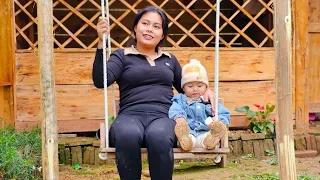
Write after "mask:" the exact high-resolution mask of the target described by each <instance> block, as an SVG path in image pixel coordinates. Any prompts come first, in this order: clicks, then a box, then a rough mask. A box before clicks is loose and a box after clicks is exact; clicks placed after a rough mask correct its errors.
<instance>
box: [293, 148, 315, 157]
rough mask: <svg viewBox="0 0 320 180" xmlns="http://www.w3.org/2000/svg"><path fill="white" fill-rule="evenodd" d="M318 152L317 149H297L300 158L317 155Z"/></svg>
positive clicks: (296, 154)
mask: <svg viewBox="0 0 320 180" xmlns="http://www.w3.org/2000/svg"><path fill="white" fill-rule="evenodd" d="M317 154H318V152H317V151H315V150H305V151H295V156H296V157H298V158H307V157H317Z"/></svg>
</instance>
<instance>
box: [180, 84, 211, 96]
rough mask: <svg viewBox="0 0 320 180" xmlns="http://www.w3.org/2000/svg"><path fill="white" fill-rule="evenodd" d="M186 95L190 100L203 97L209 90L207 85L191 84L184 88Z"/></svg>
mask: <svg viewBox="0 0 320 180" xmlns="http://www.w3.org/2000/svg"><path fill="white" fill-rule="evenodd" d="M183 90H184V93H185V95H186V96H187V97H189V98H198V97H200V96H203V95H204V93H205V92H206V90H207V85H206V84H204V83H202V82H196V81H194V82H189V83H186V84H185V85H184V86H183Z"/></svg>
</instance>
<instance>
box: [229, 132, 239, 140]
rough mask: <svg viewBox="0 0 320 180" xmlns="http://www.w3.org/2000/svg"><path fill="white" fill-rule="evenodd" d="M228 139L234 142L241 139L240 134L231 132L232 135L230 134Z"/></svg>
mask: <svg viewBox="0 0 320 180" xmlns="http://www.w3.org/2000/svg"><path fill="white" fill-rule="evenodd" d="M228 139H229V140H232V141H234V140H239V139H240V134H239V133H235V132H232V131H231V132H230V133H228Z"/></svg>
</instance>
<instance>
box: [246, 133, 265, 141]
mask: <svg viewBox="0 0 320 180" xmlns="http://www.w3.org/2000/svg"><path fill="white" fill-rule="evenodd" d="M240 136H241V140H243V141H247V140H256V139H265V138H266V135H264V134H262V133H255V134H253V133H250V134H241V135H240Z"/></svg>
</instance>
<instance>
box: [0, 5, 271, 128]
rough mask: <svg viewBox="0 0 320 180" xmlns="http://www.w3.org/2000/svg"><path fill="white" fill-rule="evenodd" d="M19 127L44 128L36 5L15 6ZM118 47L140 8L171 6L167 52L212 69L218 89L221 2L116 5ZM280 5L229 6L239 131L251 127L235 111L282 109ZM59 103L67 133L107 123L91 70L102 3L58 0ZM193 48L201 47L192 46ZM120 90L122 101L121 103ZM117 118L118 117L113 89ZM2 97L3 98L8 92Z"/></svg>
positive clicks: (225, 61)
mask: <svg viewBox="0 0 320 180" xmlns="http://www.w3.org/2000/svg"><path fill="white" fill-rule="evenodd" d="M14 3H15V14H14V16H15V20H16V22H15V25H16V26H15V27H16V32H15V37H16V48H17V50H16V53H15V60H16V61H15V63H16V66H15V72H14V75H15V78H14V80H15V82H16V83H15V84H16V90H15V101H16V102H17V103H16V109H17V112H16V123H15V124H16V127H17V128H18V129H20V130H23V129H30V128H31V127H33V126H34V125H37V124H39V123H40V116H41V115H40V92H39V81H40V80H39V69H38V62H37V61H38V59H37V53H38V52H37V46H38V42H37V26H36V23H37V17H36V11H35V9H36V1H34V0H15V1H14ZM109 3H110V6H111V7H110V10H111V11H110V13H111V16H110V17H111V34H112V35H111V37H112V47H113V48H119V47H125V46H127V44H128V42H129V40H130V39H131V38H132V33H131V31H130V28H131V23H132V20H133V17H134V15H135V14H136V13H137V9H139V8H142V7H145V6H146V5H153V6H156V7H160V8H163V9H164V10H165V11H166V13H167V15H168V17H169V21H170V23H169V26H170V28H169V35H168V40H166V41H165V42H164V45H163V46H164V50H167V51H169V52H171V53H173V54H175V56H177V58H178V60H179V61H180V63H181V65H184V64H185V63H187V62H188V61H189V59H191V58H196V59H199V60H200V61H201V62H202V63H203V64H204V66H205V67H206V68H207V70H208V72H209V77H210V88H212V89H213V84H214V82H213V79H214V76H213V74H214V48H212V47H214V42H215V41H214V40H215V36H214V34H215V30H214V27H215V21H214V19H215V6H214V4H215V1H208V0H201V1H200V0H197V1H196V0H193V1H190V0H174V1H173V0H172V1H171V0H170V1H163V0H146V1H144V0H137V1H136V0H129V1H125V0H111V1H109ZM272 3H273V1H272V0H259V1H257V0H230V1H222V3H221V14H220V17H221V26H220V45H221V46H222V47H223V48H221V52H220V89H219V90H220V97H221V98H223V99H224V102H225V106H226V107H227V108H228V109H229V110H230V111H231V113H232V119H231V127H239V126H245V125H247V124H248V121H246V120H245V117H244V116H243V115H241V114H239V113H236V112H235V111H234V109H235V108H236V107H240V106H244V105H249V106H250V107H253V104H266V103H272V104H274V103H275V91H274V74H275V73H274V49H273V47H272V46H273V33H274V28H273V24H272V18H273V14H274V11H273V6H272ZM53 6H54V8H53V10H54V12H53V15H54V44H55V48H56V49H55V64H54V65H55V67H54V69H55V81H56V103H57V119H58V127H59V129H58V130H59V132H79V131H94V130H96V129H98V127H99V123H100V122H103V118H104V112H103V109H104V108H103V92H102V90H101V89H96V88H95V87H94V86H93V85H92V80H91V68H92V63H93V58H94V54H95V53H94V50H95V46H96V43H97V41H98V39H97V37H96V33H95V28H96V27H95V24H96V22H97V18H98V17H99V16H100V15H101V14H100V10H99V9H100V5H99V2H98V0H79V1H75V0H54V1H53ZM190 47H193V48H190ZM117 89H118V88H117V86H116V85H115V97H116V99H118V98H119V94H118V91H117ZM108 92H109V96H108V97H109V114H110V115H112V114H113V110H112V101H111V98H112V96H111V88H109V91H108ZM0 95H1V94H0Z"/></svg>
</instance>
